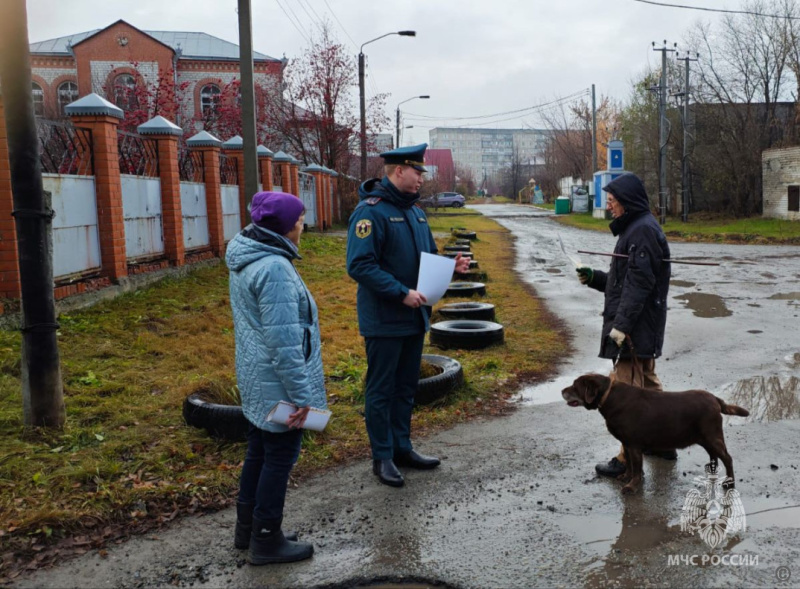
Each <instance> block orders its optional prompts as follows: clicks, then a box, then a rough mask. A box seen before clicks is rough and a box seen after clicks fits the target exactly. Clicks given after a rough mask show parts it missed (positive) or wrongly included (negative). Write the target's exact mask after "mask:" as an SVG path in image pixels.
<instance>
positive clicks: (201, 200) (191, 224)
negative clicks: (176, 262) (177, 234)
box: [181, 182, 210, 250]
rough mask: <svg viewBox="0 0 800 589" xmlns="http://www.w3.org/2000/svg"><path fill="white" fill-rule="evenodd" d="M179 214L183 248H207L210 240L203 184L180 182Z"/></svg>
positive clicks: (204, 186)
mask: <svg viewBox="0 0 800 589" xmlns="http://www.w3.org/2000/svg"><path fill="white" fill-rule="evenodd" d="M181 214H182V215H183V247H184V248H186V250H190V249H194V248H198V247H205V246H207V245H208V244H209V243H210V239H209V236H208V210H207V208H206V185H205V184H201V183H199V182H181Z"/></svg>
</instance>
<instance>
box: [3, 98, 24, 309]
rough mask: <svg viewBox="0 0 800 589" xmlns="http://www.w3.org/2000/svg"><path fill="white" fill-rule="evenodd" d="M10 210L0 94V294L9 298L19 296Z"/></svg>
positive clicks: (12, 201) (8, 167) (11, 208)
mask: <svg viewBox="0 0 800 589" xmlns="http://www.w3.org/2000/svg"><path fill="white" fill-rule="evenodd" d="M13 210H14V195H13V193H12V192H11V164H10V163H9V160H8V133H7V131H6V117H5V108H4V107H3V97H2V96H0V298H8V299H18V298H20V296H21V291H20V282H19V253H18V252H17V226H16V222H15V221H14V217H13V216H12V215H11V212H12V211H13Z"/></svg>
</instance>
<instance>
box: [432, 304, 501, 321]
mask: <svg viewBox="0 0 800 589" xmlns="http://www.w3.org/2000/svg"><path fill="white" fill-rule="evenodd" d="M437 313H439V315H441V316H442V317H444V319H476V320H480V321H494V318H495V313H494V305H492V304H491V303H472V302H469V303H448V304H446V305H442V306H441V307H439V308H438V309H437Z"/></svg>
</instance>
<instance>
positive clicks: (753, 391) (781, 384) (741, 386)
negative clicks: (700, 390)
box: [721, 354, 800, 422]
mask: <svg viewBox="0 0 800 589" xmlns="http://www.w3.org/2000/svg"><path fill="white" fill-rule="evenodd" d="M797 357H798V354H795V358H797ZM721 396H722V397H724V398H725V399H730V401H729V402H730V403H732V404H734V405H739V406H740V407H744V408H745V409H747V410H748V411H749V412H750V416H749V417H746V418H745V420H746V421H748V422H750V421H778V420H781V419H798V418H800V378H798V377H796V376H789V377H783V378H782V377H780V376H769V377H764V376H756V377H753V378H747V379H744V380H740V381H738V382H736V383H734V384H732V385H728V386H727V387H725V388H724V389H723V390H722V395H721ZM736 419H737V420H738V419H739V418H736Z"/></svg>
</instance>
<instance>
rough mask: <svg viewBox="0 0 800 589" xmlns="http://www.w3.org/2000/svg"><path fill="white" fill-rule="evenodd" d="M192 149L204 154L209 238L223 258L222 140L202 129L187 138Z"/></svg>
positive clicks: (212, 247)
mask: <svg viewBox="0 0 800 589" xmlns="http://www.w3.org/2000/svg"><path fill="white" fill-rule="evenodd" d="M186 145H188V146H189V148H190V149H192V150H197V151H199V152H200V153H202V154H203V181H204V182H205V184H206V210H207V211H208V238H209V242H210V244H211V251H213V252H214V255H215V256H217V257H219V258H221V257H222V256H223V255H225V228H224V224H223V217H222V182H221V179H220V175H219V152H220V146H221V145H222V141H220V140H219V139H217V138H216V137H214V136H213V135H211V134H210V133H207V132H206V131H200V133H198V134H197V135H195V136H193V137H190V138H189V139H187V140H186Z"/></svg>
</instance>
